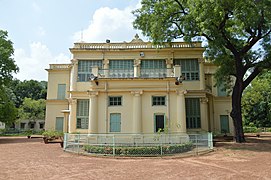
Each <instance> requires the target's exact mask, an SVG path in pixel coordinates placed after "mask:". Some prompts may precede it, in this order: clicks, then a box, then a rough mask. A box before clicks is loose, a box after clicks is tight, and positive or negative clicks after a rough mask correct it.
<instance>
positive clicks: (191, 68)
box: [174, 59, 199, 81]
mask: <svg viewBox="0 0 271 180" xmlns="http://www.w3.org/2000/svg"><path fill="white" fill-rule="evenodd" d="M174 65H180V66H181V70H182V75H183V76H184V77H185V80H188V81H193V80H199V62H198V60H197V59H174Z"/></svg>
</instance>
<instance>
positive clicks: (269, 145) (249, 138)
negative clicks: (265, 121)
mask: <svg viewBox="0 0 271 180" xmlns="http://www.w3.org/2000/svg"><path fill="white" fill-rule="evenodd" d="M245 139H246V142H245V143H235V142H234V141H233V139H232V138H231V139H230V138H228V139H224V140H223V138H218V139H215V147H216V148H226V149H231V150H249V151H256V152H271V133H266V134H262V135H261V136H260V137H257V136H256V135H253V134H247V135H246V136H245Z"/></svg>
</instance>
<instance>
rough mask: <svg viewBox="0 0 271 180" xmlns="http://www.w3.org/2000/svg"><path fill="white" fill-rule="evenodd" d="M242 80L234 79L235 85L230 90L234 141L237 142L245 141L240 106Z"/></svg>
mask: <svg viewBox="0 0 271 180" xmlns="http://www.w3.org/2000/svg"><path fill="white" fill-rule="evenodd" d="M242 83H243V82H242V80H240V79H238V78H237V79H236V81H235V85H234V87H233V92H232V111H231V117H232V119H233V125H234V130H235V132H234V133H235V141H236V142H238V143H242V142H245V136H244V131H243V121H242V106H241V99H242V93H243V84H242Z"/></svg>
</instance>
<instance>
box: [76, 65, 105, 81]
mask: <svg viewBox="0 0 271 180" xmlns="http://www.w3.org/2000/svg"><path fill="white" fill-rule="evenodd" d="M94 66H98V67H99V68H102V60H79V61H78V81H80V82H86V81H88V80H89V77H90V75H91V72H92V67H94Z"/></svg>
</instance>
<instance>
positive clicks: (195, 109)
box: [185, 98, 201, 129]
mask: <svg viewBox="0 0 271 180" xmlns="http://www.w3.org/2000/svg"><path fill="white" fill-rule="evenodd" d="M185 114H186V128H187V129H200V128H201V112H200V98H185Z"/></svg>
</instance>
